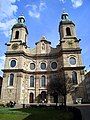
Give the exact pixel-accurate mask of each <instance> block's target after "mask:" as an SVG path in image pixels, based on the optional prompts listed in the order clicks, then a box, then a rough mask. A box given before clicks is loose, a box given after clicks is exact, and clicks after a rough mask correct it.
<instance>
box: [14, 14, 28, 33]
mask: <svg viewBox="0 0 90 120" xmlns="http://www.w3.org/2000/svg"><path fill="white" fill-rule="evenodd" d="M22 27H23V28H25V29H26V32H27V33H28V30H27V27H26V25H25V17H24V16H22V15H21V16H19V17H18V22H17V23H16V24H15V25H14V26H13V27H12V29H14V28H22Z"/></svg>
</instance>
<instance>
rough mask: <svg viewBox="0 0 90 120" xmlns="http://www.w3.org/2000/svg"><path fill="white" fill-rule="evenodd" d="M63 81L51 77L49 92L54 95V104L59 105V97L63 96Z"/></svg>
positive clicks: (48, 85)
mask: <svg viewBox="0 0 90 120" xmlns="http://www.w3.org/2000/svg"><path fill="white" fill-rule="evenodd" d="M61 87H62V85H61V81H60V79H59V77H57V76H50V79H49V82H48V84H47V92H48V94H50V95H52V96H53V98H54V102H55V103H56V105H57V103H58V96H59V95H60V94H61Z"/></svg>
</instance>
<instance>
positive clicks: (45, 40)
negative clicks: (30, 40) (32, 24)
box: [35, 36, 51, 45]
mask: <svg viewBox="0 0 90 120" xmlns="http://www.w3.org/2000/svg"><path fill="white" fill-rule="evenodd" d="M42 41H44V42H45V43H48V44H51V42H50V41H47V39H46V37H45V36H42V37H41V39H40V41H39V42H36V43H35V44H36V45H37V44H38V43H40V42H42Z"/></svg>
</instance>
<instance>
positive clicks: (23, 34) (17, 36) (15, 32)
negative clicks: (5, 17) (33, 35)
mask: <svg viewBox="0 0 90 120" xmlns="http://www.w3.org/2000/svg"><path fill="white" fill-rule="evenodd" d="M27 35H28V30H27V27H26V25H25V17H24V16H19V17H18V21H17V23H16V24H15V25H14V26H13V27H12V35H11V41H12V42H14V41H17V42H18V41H19V42H21V43H24V44H26V39H27Z"/></svg>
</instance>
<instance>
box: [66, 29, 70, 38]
mask: <svg viewBox="0 0 90 120" xmlns="http://www.w3.org/2000/svg"><path fill="white" fill-rule="evenodd" d="M66 35H67V36H71V31H70V28H69V27H67V28H66Z"/></svg>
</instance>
